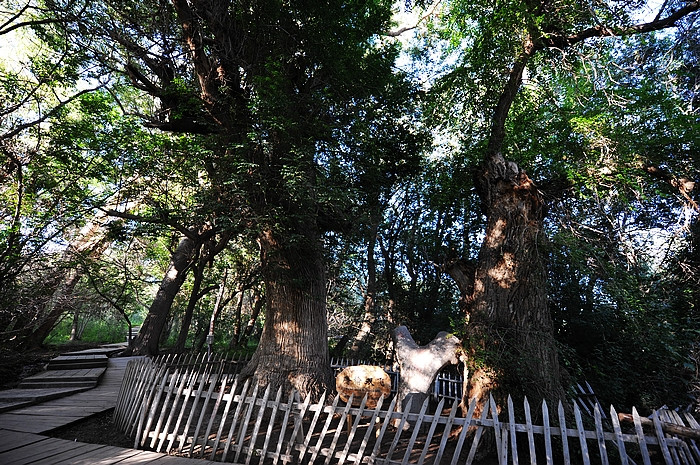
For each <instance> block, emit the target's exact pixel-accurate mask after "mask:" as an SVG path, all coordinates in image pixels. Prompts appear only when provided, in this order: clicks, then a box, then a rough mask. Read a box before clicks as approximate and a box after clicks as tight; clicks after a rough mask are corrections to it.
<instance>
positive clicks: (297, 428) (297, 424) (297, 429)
mask: <svg viewBox="0 0 700 465" xmlns="http://www.w3.org/2000/svg"><path fill="white" fill-rule="evenodd" d="M310 402H311V396H309V395H307V396H306V399H305V400H304V403H303V404H302V407H301V409H300V411H299V414H297V415H295V418H294V429H293V430H292V435H291V436H290V437H289V442H288V443H287V450H286V452H285V457H284V458H283V459H282V463H287V461H288V460H291V456H292V446H293V445H294V444H295V443H296V442H298V441H299V437H301V438H303V437H304V432H303V429H302V427H301V423H302V421H303V420H304V415H306V410H307V409H308V408H309V403H310Z"/></svg>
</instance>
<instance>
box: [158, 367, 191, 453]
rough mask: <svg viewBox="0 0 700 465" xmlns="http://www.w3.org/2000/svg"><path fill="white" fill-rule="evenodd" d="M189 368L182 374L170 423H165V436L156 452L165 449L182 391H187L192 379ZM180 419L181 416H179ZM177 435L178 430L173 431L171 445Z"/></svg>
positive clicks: (171, 411) (171, 408)
mask: <svg viewBox="0 0 700 465" xmlns="http://www.w3.org/2000/svg"><path fill="white" fill-rule="evenodd" d="M189 372H190V370H189V368H188V369H186V370H184V371H183V373H182V376H181V377H180V383H179V386H178V388H177V393H175V399H174V400H173V405H172V407H170V409H169V410H170V415H168V421H167V422H166V423H165V426H164V427H163V431H164V433H165V434H163V436H162V437H161V439H160V441H158V447H157V448H156V452H160V451H161V450H162V449H163V445H164V444H165V441H166V440H167V439H168V431H170V425H171V423H172V420H173V418H174V417H175V414H176V413H177V407H178V404H179V403H180V399H181V398H182V391H183V390H184V389H185V386H186V385H187V380H188V378H189V377H190V376H189ZM178 418H179V416H178ZM176 433H177V428H175V430H173V432H172V434H170V438H171V441H170V444H172V440H173V439H174V438H175V435H176Z"/></svg>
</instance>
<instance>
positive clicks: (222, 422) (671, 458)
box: [114, 356, 700, 465]
mask: <svg viewBox="0 0 700 465" xmlns="http://www.w3.org/2000/svg"><path fill="white" fill-rule="evenodd" d="M237 366H238V365H237V364H236V363H235V362H234V361H226V360H223V361H210V360H207V359H205V358H203V357H201V356H200V357H199V358H194V357H191V356H190V357H187V356H185V357H173V356H171V357H165V358H158V359H156V360H149V359H139V360H133V361H131V362H129V365H128V366H127V370H126V373H125V376H124V381H123V383H122V386H121V389H120V392H119V396H118V400H117V406H116V409H115V413H114V420H115V422H116V424H117V426H118V427H119V428H121V429H122V430H123V431H124V432H126V433H127V434H129V435H133V436H134V438H135V442H134V446H135V447H137V448H148V449H151V450H155V451H159V452H168V453H171V454H176V455H182V456H186V457H202V458H207V459H210V460H216V461H223V462H226V461H228V462H235V463H241V464H242V463H245V464H246V465H248V464H251V463H256V464H263V463H265V464H267V463H271V464H277V463H282V464H287V463H299V464H320V463H323V464H324V465H328V464H330V463H334V464H336V463H337V464H345V463H354V464H360V463H369V464H385V465H398V464H409V463H417V464H439V463H449V464H451V465H456V464H472V463H475V462H474V461H475V456H476V455H475V454H476V452H477V449H478V446H479V444H480V442H481V441H482V440H483V438H484V435H490V436H491V437H492V439H493V442H494V443H495V448H496V452H497V460H498V463H499V464H507V463H513V464H518V463H520V461H522V462H523V463H530V464H537V463H547V464H554V463H557V464H558V463H563V464H566V465H568V464H578V463H583V464H593V463H596V464H597V463H601V464H608V463H617V462H619V463H621V464H624V465H627V464H636V463H644V464H645V465H651V464H652V463H666V464H669V465H670V464H696V463H698V462H699V461H700V450H699V449H698V447H697V445H696V443H695V439H700V425H698V424H697V423H695V421H694V420H693V419H692V417H690V416H687V417H685V422H686V423H687V425H686V424H684V423H683V419H682V418H681V416H680V415H679V414H676V413H675V412H669V411H659V412H655V413H654V415H652V417H651V420H647V419H644V418H640V417H639V415H638V414H637V412H636V410H635V411H633V415H632V417H633V425H631V426H630V427H629V428H626V427H625V429H626V431H623V427H624V425H620V423H619V421H618V414H617V412H615V410H614V409H613V408H612V407H611V408H610V412H609V414H610V417H609V418H610V427H609V428H606V427H605V425H604V420H603V417H602V412H601V410H600V409H599V408H598V407H597V406H596V407H594V412H593V418H594V425H593V426H592V427H591V428H590V429H586V427H585V426H584V420H583V418H582V414H581V410H580V409H579V407H578V406H577V405H576V404H574V405H573V408H572V411H573V421H572V419H571V418H567V414H566V413H565V408H564V406H563V405H562V404H561V403H559V404H558V406H557V408H556V412H553V414H550V412H549V407H548V405H547V403H545V402H542V404H541V407H540V408H539V409H537V411H533V410H531V408H530V405H529V403H528V400H527V399H525V400H524V401H523V404H522V412H523V415H524V422H523V421H517V420H516V418H515V413H514V412H515V406H514V403H513V401H512V399H510V398H509V399H508V405H507V406H506V409H505V412H507V413H506V414H505V417H504V414H503V413H502V412H501V410H500V409H499V408H498V406H497V405H496V404H495V402H494V401H493V399H491V403H490V405H489V407H488V408H485V409H483V412H482V413H481V415H479V416H478V417H476V416H475V415H474V413H475V408H476V403H475V402H474V401H472V403H471V404H470V406H469V410H468V412H467V414H466V415H465V416H461V415H458V411H459V408H458V401H456V400H455V401H453V402H451V403H450V402H448V401H446V399H445V398H443V399H441V400H440V402H439V403H438V405H437V406H436V407H435V408H430V402H429V400H430V399H426V401H425V402H424V403H423V404H422V405H421V406H420V409H419V412H418V413H407V412H408V411H410V410H411V409H410V407H409V408H406V412H396V411H395V402H396V400H395V398H394V399H392V400H391V401H389V400H388V399H383V400H380V402H379V404H378V405H377V408H375V409H368V408H365V400H362V401H361V402H353V401H352V400H350V401H349V402H348V403H347V404H345V403H344V402H342V401H340V400H339V396H334V399H333V401H332V402H331V403H327V402H326V396H325V395H324V396H323V398H322V399H320V400H319V402H317V403H311V402H310V400H309V399H306V400H305V401H302V400H301V399H300V398H299V395H298V394H297V393H294V392H293V393H291V394H290V395H288V396H283V394H282V392H281V391H277V392H270V390H269V389H265V390H261V389H259V387H258V386H257V385H255V386H251V385H250V384H249V383H248V382H245V383H241V382H240V380H239V378H238V376H236V372H237V369H238V368H237ZM387 403H388V404H389V405H388V407H387V406H386V404H387ZM445 407H450V410H449V413H448V414H443V409H444V408H445ZM533 417H538V418H541V421H540V422H538V424H535V422H533V420H532V419H533ZM348 419H349V421H348ZM646 423H650V425H651V427H649V426H647V425H646ZM672 424H675V425H672ZM678 425H681V426H678ZM395 426H396V427H395ZM674 426H675V427H676V430H677V429H682V430H683V432H684V433H689V434H690V436H692V435H693V434H696V437H695V438H687V437H686V439H680V438H679V437H678V436H676V435H672V434H669V431H671V430H672V429H673V428H672V427H674ZM645 428H646V431H645ZM627 429H629V430H627Z"/></svg>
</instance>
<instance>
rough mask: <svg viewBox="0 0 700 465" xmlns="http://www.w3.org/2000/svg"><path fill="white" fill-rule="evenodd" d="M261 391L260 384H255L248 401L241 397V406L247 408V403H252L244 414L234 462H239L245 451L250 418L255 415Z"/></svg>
mask: <svg viewBox="0 0 700 465" xmlns="http://www.w3.org/2000/svg"><path fill="white" fill-rule="evenodd" d="M259 390H260V385H259V384H258V383H255V386H254V387H253V393H252V394H251V395H250V397H248V398H247V399H246V398H245V397H243V396H241V397H240V399H241V402H240V404H239V405H243V406H245V404H246V402H247V401H250V403H249V404H248V407H247V408H246V411H245V414H244V419H243V425H241V428H240V430H239V431H238V441H237V443H236V455H235V457H234V458H233V461H234V462H236V463H237V462H238V457H240V456H241V452H242V451H243V442H244V441H245V433H246V431H247V430H248V425H249V424H250V418H251V416H252V414H253V410H254V409H255V404H256V401H257V399H258V391H259Z"/></svg>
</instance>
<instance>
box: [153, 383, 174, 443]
mask: <svg viewBox="0 0 700 465" xmlns="http://www.w3.org/2000/svg"><path fill="white" fill-rule="evenodd" d="M179 380H180V370H179V369H176V370H175V372H174V373H173V374H172V375H170V384H169V386H168V393H167V394H166V396H165V400H164V401H163V403H164V404H165V405H168V403H169V402H170V399H171V397H172V396H173V391H175V386H177V384H178V381H179ZM168 411H170V409H166V408H164V409H161V412H160V416H159V417H158V421H157V422H156V426H155V429H154V430H153V433H152V434H153V437H152V438H151V446H150V447H151V448H153V447H155V445H156V442H157V441H158V433H160V428H161V426H163V420H165V414H166V413H167V412H168Z"/></svg>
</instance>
